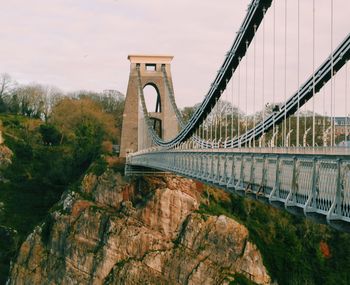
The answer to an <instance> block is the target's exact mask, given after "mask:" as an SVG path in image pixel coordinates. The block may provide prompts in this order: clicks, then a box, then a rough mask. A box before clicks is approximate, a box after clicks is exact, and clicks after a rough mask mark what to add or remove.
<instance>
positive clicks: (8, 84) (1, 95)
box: [0, 73, 15, 113]
mask: <svg viewBox="0 0 350 285" xmlns="http://www.w3.org/2000/svg"><path fill="white" fill-rule="evenodd" d="M14 84H15V82H14V81H13V80H12V79H11V76H10V75H8V74H7V73H3V74H1V75H0V113H4V112H6V111H7V105H6V97H7V96H8V95H9V94H10V92H11V90H12V89H13V87H14Z"/></svg>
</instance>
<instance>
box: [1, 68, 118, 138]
mask: <svg viewBox="0 0 350 285" xmlns="http://www.w3.org/2000/svg"><path fill="white" fill-rule="evenodd" d="M67 99H72V100H73V99H75V100H84V99H86V100H91V101H92V102H94V104H95V105H96V106H98V107H99V108H100V109H101V111H102V112H105V113H107V114H111V115H112V116H113V119H114V123H115V127H116V128H117V129H120V128H121V124H122V121H121V119H122V113H123V109H124V95H123V94H122V93H120V92H118V91H115V90H107V91H104V92H102V93H98V92H91V91H76V92H71V93H64V92H63V91H61V90H60V89H59V88H57V87H54V86H45V85H41V84H36V83H33V84H27V85H23V84H18V83H17V82H16V81H15V80H13V79H12V78H11V76H10V75H8V74H6V73H4V74H1V75H0V113H2V114H16V115H22V116H26V117H29V118H36V119H41V120H43V121H44V122H48V121H49V117H50V115H51V114H52V113H53V111H54V107H55V106H57V105H59V103H60V102H61V101H63V100H67ZM71 102H73V101H71ZM66 105H67V104H66ZM90 105H91V104H90ZM91 106H92V105H91ZM66 107H67V108H68V109H69V106H66ZM67 111H69V110H67ZM116 139H117V140H118V138H116Z"/></svg>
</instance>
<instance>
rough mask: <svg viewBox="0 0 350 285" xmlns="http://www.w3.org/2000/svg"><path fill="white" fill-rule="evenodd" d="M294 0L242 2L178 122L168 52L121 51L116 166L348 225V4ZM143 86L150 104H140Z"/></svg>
mask: <svg viewBox="0 0 350 285" xmlns="http://www.w3.org/2000/svg"><path fill="white" fill-rule="evenodd" d="M339 1H343V0H339ZM300 2H302V1H300V0H298V1H287V0H279V1H277V0H275V1H272V0H252V1H251V3H250V5H249V7H248V10H247V15H246V17H245V18H244V20H243V22H242V25H241V28H240V29H239V32H238V33H237V36H236V38H235V40H234V43H233V45H232V47H231V49H230V50H229V51H228V52H227V54H226V57H225V60H224V63H223V64H222V66H221V67H220V69H219V71H218V72H217V74H216V76H215V79H214V81H213V83H212V84H210V88H209V91H208V93H207V94H206V95H205V97H204V98H203V101H202V103H201V104H200V105H199V106H198V108H196V109H195V110H194V114H193V116H192V117H191V118H190V119H189V120H188V122H185V121H184V119H183V118H182V115H181V112H180V111H179V109H178V108H177V106H176V103H175V99H174V92H173V87H172V86H173V85H172V80H171V75H170V61H171V57H144V56H130V57H129V59H130V61H131V71H130V80H129V86H128V93H127V98H126V105H125V112H124V122H123V135H122V156H126V155H127V154H128V155H127V165H126V173H127V174H130V175H131V174H133V173H135V174H140V173H142V172H147V173H151V172H150V171H152V169H154V170H156V171H158V172H157V173H159V172H170V173H174V174H179V175H182V176H186V177H190V178H193V179H197V180H200V181H203V182H204V183H207V184H212V185H215V186H217V187H221V188H223V189H224V190H225V191H229V192H233V193H237V194H238V195H242V196H244V197H249V198H253V199H257V200H259V201H262V202H265V203H269V204H271V205H273V206H276V207H279V208H284V209H285V210H287V211H289V212H291V213H293V214H298V215H304V216H306V217H308V218H311V219H314V220H316V221H318V222H322V223H328V224H329V225H331V226H332V227H334V228H336V229H338V230H342V231H350V142H349V130H350V120H349V116H350V112H348V110H349V108H348V107H349V106H348V104H349V102H348V101H349V100H348V97H349V93H348V89H349V88H348V85H349V77H348V69H349V67H348V60H349V58H350V34H349V31H348V28H349V27H348V26H346V25H345V27H344V24H343V23H348V21H347V13H346V12H345V11H343V10H344V9H342V8H341V3H338V2H334V1H333V0H329V1H328V2H329V3H328V4H327V5H329V6H327V7H323V8H322V9H319V6H317V5H325V3H317V4H316V1H312V2H311V1H310V3H306V2H302V3H300ZM337 5H339V6H337ZM324 8H326V9H324ZM321 21H322V26H321V24H320V22H321ZM320 26H321V27H322V28H320ZM325 26H327V27H328V28H327V29H326V28H325ZM276 27H279V28H278V29H277V28H276ZM301 27H303V29H301ZM281 28H282V29H281ZM321 30H322V33H321V34H320V33H316V31H321ZM321 55H322V56H321ZM148 68H149V69H148ZM147 84H154V86H156V88H157V90H158V94H159V95H158V97H157V98H159V100H157V104H156V105H157V106H158V107H156V109H155V110H156V112H157V110H158V113H159V114H154V112H149V110H148V109H147V104H146V101H147V98H146V97H147V94H144V92H143V90H144V88H145V86H146V85H147ZM155 119H158V120H159V121H161V123H159V124H158V127H157V124H156V123H155Z"/></svg>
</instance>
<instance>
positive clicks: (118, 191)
mask: <svg viewBox="0 0 350 285" xmlns="http://www.w3.org/2000/svg"><path fill="white" fill-rule="evenodd" d="M141 184H142V185H141ZM140 185H141V186H140ZM152 187H153V188H155V189H152V191H149V189H150V188H152ZM81 188H82V189H81V193H76V192H75V193H74V192H71V193H67V194H66V195H65V196H64V197H62V201H61V202H60V210H57V211H55V212H53V213H52V214H51V216H50V217H51V219H49V220H48V221H46V222H45V224H43V225H41V226H40V227H39V226H38V227H37V228H36V229H35V230H34V231H33V233H32V234H31V235H29V236H28V238H27V240H26V241H25V242H24V243H23V244H22V246H21V249H20V251H19V254H18V257H17V260H16V261H15V263H14V264H13V265H12V268H11V275H10V279H9V282H8V284H16V285H20V284H201V285H204V284H228V283H229V280H232V278H233V276H234V275H235V274H236V273H241V274H244V275H245V276H246V277H247V278H249V279H251V280H252V281H254V282H256V283H258V284H270V282H271V281H270V277H269V275H268V273H267V271H266V269H265V267H264V265H263V263H262V258H261V255H260V253H259V251H258V250H257V248H256V247H255V245H254V244H252V243H251V242H250V241H248V231H247V229H246V228H245V227H244V226H243V225H240V224H239V223H237V222H236V221H234V220H233V219H230V218H228V217H226V216H209V215H204V214H199V213H197V212H196V211H195V210H197V209H198V208H199V203H200V193H199V191H198V190H197V189H196V184H195V183H194V182H193V181H191V180H189V179H184V178H179V177H164V178H148V179H147V178H144V179H143V182H142V183H140V181H136V182H133V183H126V182H125V181H123V179H122V177H121V176H120V175H118V174H115V173H113V172H112V171H107V172H106V173H104V174H103V175H102V176H100V177H96V176H94V175H91V174H90V175H88V176H86V177H85V178H84V181H83V183H82V187H81ZM83 197H84V198H83Z"/></svg>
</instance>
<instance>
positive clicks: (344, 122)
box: [334, 117, 350, 136]
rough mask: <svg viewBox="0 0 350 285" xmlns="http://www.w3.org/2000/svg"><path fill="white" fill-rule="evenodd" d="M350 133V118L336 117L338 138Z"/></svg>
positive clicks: (335, 128) (335, 131)
mask: <svg viewBox="0 0 350 285" xmlns="http://www.w3.org/2000/svg"><path fill="white" fill-rule="evenodd" d="M346 132H347V133H348V134H349V133H350V118H349V117H334V133H335V135H336V136H339V135H344V134H345V133H346Z"/></svg>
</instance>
